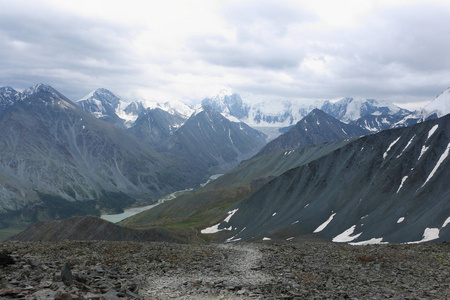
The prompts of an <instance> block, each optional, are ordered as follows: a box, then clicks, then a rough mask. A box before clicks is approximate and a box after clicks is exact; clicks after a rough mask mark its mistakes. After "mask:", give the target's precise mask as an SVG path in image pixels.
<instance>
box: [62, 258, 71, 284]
mask: <svg viewBox="0 0 450 300" xmlns="http://www.w3.org/2000/svg"><path fill="white" fill-rule="evenodd" d="M70 267H71V265H70V263H68V262H65V263H64V266H63V268H62V269H61V281H62V282H63V283H64V284H66V285H71V284H72V281H73V276H72V270H71V269H70Z"/></svg>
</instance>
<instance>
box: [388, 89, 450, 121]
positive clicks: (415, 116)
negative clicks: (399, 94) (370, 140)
mask: <svg viewBox="0 0 450 300" xmlns="http://www.w3.org/2000/svg"><path fill="white" fill-rule="evenodd" d="M447 114H450V88H448V89H446V90H445V91H444V92H442V93H441V94H440V95H438V96H437V97H436V98H434V99H433V101H431V102H430V103H428V104H427V105H426V106H425V107H424V108H422V109H421V110H417V111H414V112H412V113H411V114H409V115H407V116H406V117H404V118H403V119H402V120H399V121H398V122H397V123H396V124H394V126H393V127H406V126H411V125H413V124H416V123H420V122H423V121H426V120H432V119H436V118H440V117H443V116H445V115H447Z"/></svg>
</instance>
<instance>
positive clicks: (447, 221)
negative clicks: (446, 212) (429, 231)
mask: <svg viewBox="0 0 450 300" xmlns="http://www.w3.org/2000/svg"><path fill="white" fill-rule="evenodd" d="M449 223H450V217H448V218H447V220H445V222H444V224H443V225H442V227H441V229H442V228H444V227H445V226H447V224H449Z"/></svg>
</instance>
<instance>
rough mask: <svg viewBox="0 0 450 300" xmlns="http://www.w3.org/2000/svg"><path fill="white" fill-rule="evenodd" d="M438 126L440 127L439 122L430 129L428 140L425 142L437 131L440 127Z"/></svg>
mask: <svg viewBox="0 0 450 300" xmlns="http://www.w3.org/2000/svg"><path fill="white" fill-rule="evenodd" d="M438 127H439V125H438V124H436V125H434V126H433V127H432V128H431V129H430V131H429V132H428V137H427V140H426V141H425V143H426V142H427V141H428V139H429V138H430V137H431V136H432V135H433V134H434V132H435V131H436V129H438Z"/></svg>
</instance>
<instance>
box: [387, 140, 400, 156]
mask: <svg viewBox="0 0 450 300" xmlns="http://www.w3.org/2000/svg"><path fill="white" fill-rule="evenodd" d="M400 138H401V136H399V137H398V138H397V139H396V140H395V141H393V142H392V143H391V144H390V145H389V147H388V148H387V150H386V152H384V154H383V159H385V158H386V156H387V155H388V152H389V151H390V150H391V148H392V147H393V146H394V145H395V144H396V143H397V142H398V140H399V139H400Z"/></svg>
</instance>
